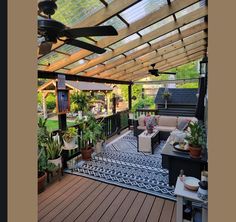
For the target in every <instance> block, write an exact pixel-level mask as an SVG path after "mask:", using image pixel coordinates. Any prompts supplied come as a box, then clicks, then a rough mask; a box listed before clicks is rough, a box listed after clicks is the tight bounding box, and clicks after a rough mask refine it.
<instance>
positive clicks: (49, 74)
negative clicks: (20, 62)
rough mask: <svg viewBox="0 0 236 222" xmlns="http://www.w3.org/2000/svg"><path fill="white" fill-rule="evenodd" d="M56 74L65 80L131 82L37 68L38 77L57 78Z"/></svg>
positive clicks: (126, 83) (127, 83)
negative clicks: (63, 76) (62, 76)
mask: <svg viewBox="0 0 236 222" xmlns="http://www.w3.org/2000/svg"><path fill="white" fill-rule="evenodd" d="M58 75H65V78H66V80H72V81H83V82H98V83H111V84H124V85H130V84H133V83H132V82H130V81H122V80H112V79H102V78H95V77H88V76H79V75H68V74H65V73H59V72H49V71H44V70H38V78H42V79H57V77H58Z"/></svg>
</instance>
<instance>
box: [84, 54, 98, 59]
mask: <svg viewBox="0 0 236 222" xmlns="http://www.w3.org/2000/svg"><path fill="white" fill-rule="evenodd" d="M97 57H99V54H96V53H93V54H91V55H89V56H86V57H85V59H88V60H91V59H96V58H97Z"/></svg>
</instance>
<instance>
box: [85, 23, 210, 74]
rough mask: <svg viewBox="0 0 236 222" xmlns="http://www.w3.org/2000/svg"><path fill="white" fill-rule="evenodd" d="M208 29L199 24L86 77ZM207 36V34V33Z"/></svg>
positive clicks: (106, 65) (96, 69) (94, 71)
mask: <svg viewBox="0 0 236 222" xmlns="http://www.w3.org/2000/svg"><path fill="white" fill-rule="evenodd" d="M206 28H207V24H206V23H201V24H198V25H195V26H193V27H191V28H189V29H186V30H184V31H182V33H181V34H179V33H177V34H175V35H173V36H170V37H167V38H166V39H164V40H161V41H160V42H157V43H155V44H153V45H152V46H151V47H150V46H147V47H145V48H143V49H141V50H138V51H136V52H133V53H131V54H129V55H127V56H126V58H124V57H123V58H120V59H118V60H116V61H114V62H112V63H108V64H105V65H104V66H100V67H97V68H94V69H93V70H91V71H88V72H87V73H86V76H94V75H96V74H98V73H99V74H100V75H101V74H102V72H104V71H108V70H111V69H112V68H114V67H116V66H119V65H122V64H125V63H127V62H129V61H131V60H134V59H136V58H137V57H140V56H142V55H145V54H147V53H150V52H152V51H153V50H156V49H159V48H162V47H165V46H167V45H169V44H171V43H174V42H177V41H179V40H181V39H183V38H186V37H189V36H191V35H194V34H196V33H198V32H201V31H203V30H205V29H206ZM205 34H206V33H205Z"/></svg>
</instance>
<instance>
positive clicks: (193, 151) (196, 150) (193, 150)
mask: <svg viewBox="0 0 236 222" xmlns="http://www.w3.org/2000/svg"><path fill="white" fill-rule="evenodd" d="M201 153H202V148H201V147H194V146H192V145H190V144H189V154H190V156H191V157H192V158H199V157H200V156H201Z"/></svg>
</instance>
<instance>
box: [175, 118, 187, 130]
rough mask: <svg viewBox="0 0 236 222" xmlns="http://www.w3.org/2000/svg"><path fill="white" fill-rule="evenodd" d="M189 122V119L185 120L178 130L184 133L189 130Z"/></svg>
mask: <svg viewBox="0 0 236 222" xmlns="http://www.w3.org/2000/svg"><path fill="white" fill-rule="evenodd" d="M189 122H190V121H189V120H188V119H183V120H182V121H181V122H180V123H179V124H178V126H177V129H178V130H181V131H184V130H186V129H187V127H188V124H189Z"/></svg>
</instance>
